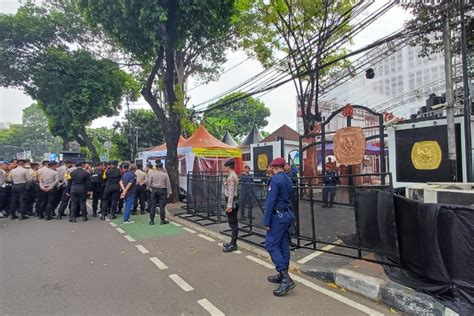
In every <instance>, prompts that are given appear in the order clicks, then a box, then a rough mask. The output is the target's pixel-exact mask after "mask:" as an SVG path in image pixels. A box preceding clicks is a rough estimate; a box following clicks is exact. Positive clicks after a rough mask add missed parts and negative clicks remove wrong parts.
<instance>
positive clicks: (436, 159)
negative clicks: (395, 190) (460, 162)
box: [411, 141, 443, 170]
mask: <svg viewBox="0 0 474 316" xmlns="http://www.w3.org/2000/svg"><path fill="white" fill-rule="evenodd" d="M442 157H443V154H442V152H441V147H440V146H439V144H438V142H436V141H422V142H416V143H415V144H413V147H412V149H411V162H412V163H413V166H414V167H415V169H418V170H435V169H438V168H439V165H440V164H441V159H442Z"/></svg>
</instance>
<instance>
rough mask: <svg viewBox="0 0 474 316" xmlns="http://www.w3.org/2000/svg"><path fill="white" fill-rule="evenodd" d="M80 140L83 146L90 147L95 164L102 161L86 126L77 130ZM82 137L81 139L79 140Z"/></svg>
mask: <svg viewBox="0 0 474 316" xmlns="http://www.w3.org/2000/svg"><path fill="white" fill-rule="evenodd" d="M77 135H78V136H79V137H77V138H78V142H79V144H80V145H81V146H83V147H86V148H87V149H89V151H90V153H91V159H92V162H93V163H94V165H95V164H96V163H98V162H99V161H100V158H99V154H98V153H97V150H96V149H95V146H94V144H93V143H92V141H91V139H90V138H89V135H87V132H86V130H85V128H81V129H79V131H78V132H77ZM79 139H80V140H79Z"/></svg>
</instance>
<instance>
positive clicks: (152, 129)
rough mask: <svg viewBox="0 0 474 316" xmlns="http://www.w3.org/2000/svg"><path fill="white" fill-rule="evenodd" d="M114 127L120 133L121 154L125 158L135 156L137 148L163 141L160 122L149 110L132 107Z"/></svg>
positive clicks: (147, 146)
mask: <svg viewBox="0 0 474 316" xmlns="http://www.w3.org/2000/svg"><path fill="white" fill-rule="evenodd" d="M114 128H115V129H116V130H118V132H119V133H120V139H119V142H120V145H121V146H120V151H121V156H122V157H126V159H130V157H135V156H136V154H137V148H149V147H152V146H156V145H158V144H161V143H163V141H164V137H163V131H162V129H161V126H160V122H159V121H158V119H157V118H156V115H155V113H153V111H151V110H145V109H132V110H130V111H129V112H127V113H125V117H124V119H123V120H121V121H119V122H117V123H116V124H114ZM137 134H138V135H137ZM137 139H138V144H137V143H136V140H137Z"/></svg>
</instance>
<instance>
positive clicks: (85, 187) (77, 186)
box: [67, 160, 92, 223]
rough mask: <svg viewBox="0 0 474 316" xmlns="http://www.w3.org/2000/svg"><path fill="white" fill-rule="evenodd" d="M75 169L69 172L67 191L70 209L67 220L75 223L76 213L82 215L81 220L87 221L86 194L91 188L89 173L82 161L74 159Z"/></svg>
mask: <svg viewBox="0 0 474 316" xmlns="http://www.w3.org/2000/svg"><path fill="white" fill-rule="evenodd" d="M75 165H76V169H75V170H74V171H72V172H71V174H70V176H71V180H70V181H69V182H68V187H67V192H68V194H69V195H70V196H71V210H70V212H69V221H70V222H73V223H75V222H76V215H78V214H79V213H80V214H81V215H82V220H83V221H84V222H85V221H87V205H86V200H87V194H88V193H89V191H90V190H91V188H92V183H91V175H90V173H89V172H87V171H86V170H84V161H83V160H77V161H76V164H75Z"/></svg>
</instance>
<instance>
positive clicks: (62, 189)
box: [53, 161, 71, 210]
mask: <svg viewBox="0 0 474 316" xmlns="http://www.w3.org/2000/svg"><path fill="white" fill-rule="evenodd" d="M70 163H71V162H70V161H61V162H59V164H58V165H57V166H56V171H57V172H58V184H57V185H56V190H55V191H54V194H55V199H54V208H53V209H54V210H56V208H57V207H58V205H59V203H61V200H62V197H63V194H64V195H66V197H67V194H66V193H67V190H66V188H67V185H66V180H65V179H64V175H65V173H66V170H67V168H68V166H69V165H70Z"/></svg>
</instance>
